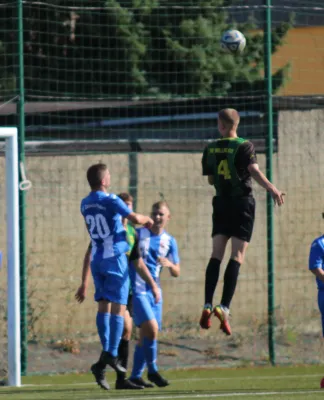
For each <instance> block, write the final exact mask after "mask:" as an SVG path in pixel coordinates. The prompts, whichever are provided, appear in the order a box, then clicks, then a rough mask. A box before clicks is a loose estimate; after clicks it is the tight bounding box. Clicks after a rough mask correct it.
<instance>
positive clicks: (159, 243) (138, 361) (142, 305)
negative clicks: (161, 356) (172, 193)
mask: <svg viewBox="0 0 324 400" xmlns="http://www.w3.org/2000/svg"><path fill="white" fill-rule="evenodd" d="M151 216H152V219H153V221H154V224H153V226H152V228H150V229H148V228H139V229H137V234H138V242H139V251H140V255H141V257H142V258H143V260H144V262H145V264H146V266H147V267H148V269H149V271H150V273H151V275H152V277H153V279H154V280H155V282H156V283H157V284H158V285H159V287H160V274H161V271H162V268H168V269H169V272H170V274H171V276H173V277H178V276H179V275H180V264H179V262H180V261H179V256H178V246H177V242H176V240H175V239H174V238H173V237H172V236H171V235H170V234H168V233H167V232H166V231H165V230H164V228H165V226H166V225H167V223H168V221H169V219H170V210H169V207H168V205H167V203H166V202H165V201H160V202H158V203H155V204H153V206H152V214H151ZM130 278H131V283H132V290H133V318H134V322H135V324H136V326H137V327H139V328H140V338H139V341H138V344H137V345H136V348H135V353H134V362H133V370H132V375H131V377H130V378H129V380H130V381H131V382H133V383H135V384H137V385H143V386H145V387H148V384H146V382H145V381H144V380H143V378H142V374H143V371H144V368H145V365H146V366H147V368H148V375H147V377H148V380H149V381H151V382H153V383H154V384H155V385H157V386H159V387H164V386H167V385H169V382H168V381H167V380H166V379H164V378H163V377H162V376H161V375H160V374H159V372H158V368H157V335H158V330H159V329H161V326H162V295H161V300H160V301H159V302H158V303H155V302H154V299H153V296H152V291H151V289H150V287H148V286H147V284H146V283H145V282H144V281H143V279H142V278H141V277H140V276H139V275H138V274H137V273H136V271H135V270H134V268H133V267H132V264H130ZM161 293H162V290H161Z"/></svg>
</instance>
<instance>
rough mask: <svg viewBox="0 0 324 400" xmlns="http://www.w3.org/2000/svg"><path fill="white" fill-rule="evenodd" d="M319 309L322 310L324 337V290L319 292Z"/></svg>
mask: <svg viewBox="0 0 324 400" xmlns="http://www.w3.org/2000/svg"><path fill="white" fill-rule="evenodd" d="M318 308H319V309H320V312H321V316H322V332H323V337H324V290H319V291H318Z"/></svg>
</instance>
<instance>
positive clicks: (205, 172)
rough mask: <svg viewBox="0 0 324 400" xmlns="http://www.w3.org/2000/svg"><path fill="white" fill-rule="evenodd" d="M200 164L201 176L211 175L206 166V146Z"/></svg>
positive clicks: (209, 169) (210, 170) (211, 172)
mask: <svg viewBox="0 0 324 400" xmlns="http://www.w3.org/2000/svg"><path fill="white" fill-rule="evenodd" d="M201 164H202V174H203V175H213V171H212V169H211V168H210V166H209V165H208V146H207V147H205V150H204V153H203V156H202V160H201Z"/></svg>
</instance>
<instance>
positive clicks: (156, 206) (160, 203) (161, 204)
mask: <svg viewBox="0 0 324 400" xmlns="http://www.w3.org/2000/svg"><path fill="white" fill-rule="evenodd" d="M162 207H166V208H167V209H168V210H169V212H170V207H169V204H168V203H167V202H166V201H165V200H160V201H157V202H156V203H154V204H153V205H152V211H153V210H157V209H159V208H162Z"/></svg>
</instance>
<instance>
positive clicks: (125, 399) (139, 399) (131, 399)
mask: <svg viewBox="0 0 324 400" xmlns="http://www.w3.org/2000/svg"><path fill="white" fill-rule="evenodd" d="M312 393H321V391H320V390H304V391H302V392H299V391H297V390H295V391H290V392H241V393H240V392H232V393H215V394H212V393H209V394H207V393H206V394H181V395H174V394H173V393H170V394H169V395H163V396H154V400H163V399H203V398H205V399H206V398H209V399H213V398H217V397H223V398H224V397H246V396H249V397H252V396H256V397H257V396H276V395H280V396H286V395H305V394H312ZM147 398H148V397H147V396H146V397H139V396H136V397H123V400H147ZM88 400H101V399H88Z"/></svg>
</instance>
